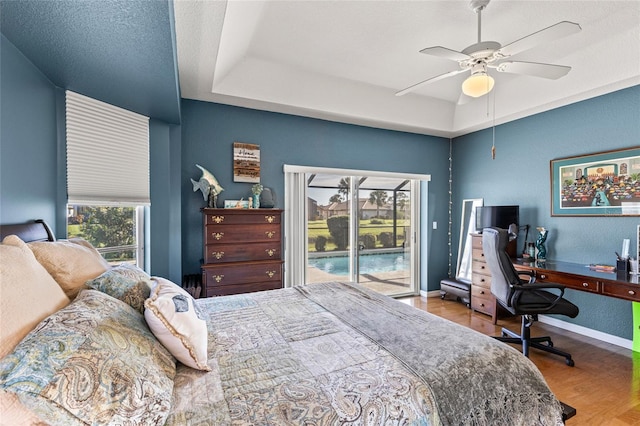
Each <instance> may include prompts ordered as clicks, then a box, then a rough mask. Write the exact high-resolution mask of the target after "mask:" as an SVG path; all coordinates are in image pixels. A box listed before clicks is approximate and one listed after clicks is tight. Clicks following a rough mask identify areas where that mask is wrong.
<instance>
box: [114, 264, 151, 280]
mask: <svg viewBox="0 0 640 426" xmlns="http://www.w3.org/2000/svg"><path fill="white" fill-rule="evenodd" d="M113 269H114V270H115V271H116V272H117V273H118V274H120V275H122V276H124V277H127V278H131V279H134V280H136V281H142V280H148V279H150V278H151V276H150V275H149V274H147V273H146V272H145V271H143V270H142V269H140V268H138V267H137V266H136V265H134V264H133V263H126V262H123V263H121V264H119V265H117V266H114V267H113Z"/></svg>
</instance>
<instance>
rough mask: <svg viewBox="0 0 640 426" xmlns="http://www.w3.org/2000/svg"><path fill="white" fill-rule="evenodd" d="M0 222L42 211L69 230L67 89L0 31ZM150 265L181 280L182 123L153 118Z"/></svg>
mask: <svg viewBox="0 0 640 426" xmlns="http://www.w3.org/2000/svg"><path fill="white" fill-rule="evenodd" d="M0 43H1V44H0V54H1V58H0V64H1V69H0V93H2V96H1V104H0V108H1V114H0V223H21V222H26V221H29V220H33V219H38V218H41V219H44V220H46V221H47V223H49V225H50V226H51V227H52V229H53V231H54V233H55V234H56V236H57V237H58V238H65V237H66V164H65V163H66V154H65V142H64V141H65V113H64V111H65V103H64V97H65V94H64V89H61V88H58V87H56V86H55V85H54V84H53V83H51V82H50V81H49V80H48V79H47V78H46V77H45V76H44V75H43V74H42V73H41V72H40V70H38V68H37V67H35V66H34V65H33V64H32V63H31V62H30V61H29V60H28V59H27V58H26V57H25V56H24V55H22V53H21V52H20V51H19V50H18V49H17V48H16V47H15V46H14V45H13V44H12V43H11V42H9V41H8V40H7V39H6V38H5V37H4V36H3V35H0ZM149 149H150V153H149V154H150V173H151V179H152V183H151V188H150V190H151V197H152V208H151V210H152V212H151V213H152V214H151V222H152V223H151V225H150V227H149V234H150V235H151V244H150V255H151V256H150V260H151V269H150V272H151V273H152V274H154V275H159V276H163V277H167V278H169V279H171V280H172V281H175V282H181V280H182V278H181V277H182V273H181V269H182V264H181V259H182V256H181V246H180V226H181V223H180V214H181V209H180V198H181V194H180V191H181V187H180V127H179V126H175V125H169V124H167V123H165V122H163V121H159V120H151V122H150V129H149Z"/></svg>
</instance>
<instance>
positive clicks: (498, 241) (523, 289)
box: [482, 228, 578, 367]
mask: <svg viewBox="0 0 640 426" xmlns="http://www.w3.org/2000/svg"><path fill="white" fill-rule="evenodd" d="M508 242H509V234H508V232H507V231H506V230H505V229H500V228H485V229H484V230H483V231H482V249H483V252H484V257H485V260H486V262H487V266H488V267H489V271H491V293H492V294H493V295H494V296H495V298H496V301H497V302H498V303H499V304H500V305H501V306H502V307H503V308H505V309H506V310H507V311H509V312H511V313H512V314H513V315H521V316H522V329H521V332H520V334H517V333H514V332H513V331H511V330H507V329H506V328H503V329H502V336H501V337H496V339H498V340H500V341H503V342H507V343H517V344H521V345H522V353H523V354H524V356H526V357H528V356H529V347H534V348H536V349H541V350H543V351H547V352H551V353H553V354H556V355H560V356H563V357H565V359H566V361H565V362H566V364H567V365H568V366H570V367H573V366H574V362H573V360H572V359H571V355H570V354H568V353H566V352H563V351H560V350H558V349H556V348H554V347H553V342H552V341H551V338H550V337H549V336H545V337H531V329H530V328H531V325H532V324H533V323H534V322H535V321H537V320H538V314H560V315H566V316H568V317H571V318H575V317H576V316H577V315H578V307H577V306H576V305H574V304H573V303H571V302H569V301H568V300H566V299H564V298H563V297H562V296H563V295H564V286H563V285H560V284H554V283H535V282H534V280H535V279H534V278H533V277H531V279H530V280H529V281H525V280H523V279H521V278H520V275H525V274H523V273H522V272H518V271H516V269H515V268H514V267H513V263H512V261H511V259H510V258H509V255H508V254H507V252H506V248H507V244H508ZM546 289H555V290H557V291H559V294H555V293H553V292H550V291H546ZM545 343H546V344H545Z"/></svg>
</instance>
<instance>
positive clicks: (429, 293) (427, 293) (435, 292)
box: [420, 290, 440, 297]
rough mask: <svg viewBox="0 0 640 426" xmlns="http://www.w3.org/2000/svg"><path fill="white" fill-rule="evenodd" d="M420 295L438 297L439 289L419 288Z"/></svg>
mask: <svg viewBox="0 0 640 426" xmlns="http://www.w3.org/2000/svg"><path fill="white" fill-rule="evenodd" d="M420 296H422V297H440V290H431V291H426V290H420Z"/></svg>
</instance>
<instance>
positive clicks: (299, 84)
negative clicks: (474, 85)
mask: <svg viewBox="0 0 640 426" xmlns="http://www.w3.org/2000/svg"><path fill="white" fill-rule="evenodd" d="M174 13H175V22H174ZM563 20H568V21H572V22H577V23H579V24H580V25H581V27H582V31H581V32H579V33H577V34H573V35H570V36H568V37H565V38H562V39H559V40H556V41H554V42H552V43H548V44H544V45H540V46H537V47H535V48H533V49H530V50H527V51H525V52H523V53H521V54H520V55H518V56H517V57H515V58H514V59H518V60H523V61H534V62H547V63H557V64H562V65H569V66H571V67H573V69H572V70H571V72H570V73H569V74H568V75H567V76H565V77H563V78H562V79H559V80H555V81H554V80H545V79H541V78H536V77H528V76H516V75H511V74H506V73H500V74H499V75H496V77H495V78H496V88H495V89H494V92H493V94H495V119H494V115H493V111H494V97H493V96H490V97H483V98H479V99H477V100H474V101H472V102H466V103H463V104H458V100H459V97H460V85H461V83H462V81H463V80H464V78H465V74H460V75H458V76H456V77H453V78H450V79H447V80H442V81H440V82H437V83H434V84H431V85H426V86H423V87H422V88H421V89H419V90H417V91H416V92H414V93H410V94H407V95H405V96H402V97H396V96H394V93H395V92H396V91H398V90H400V89H403V88H405V87H407V86H410V85H412V84H414V83H417V82H419V81H421V80H424V79H426V78H428V77H431V76H435V75H438V74H441V73H444V72H447V71H452V70H454V69H456V68H457V67H458V65H457V64H456V63H455V62H452V61H448V60H445V59H441V58H437V57H431V56H428V55H424V54H421V53H419V50H421V49H423V48H425V47H428V46H437V45H441V46H445V47H448V48H451V49H454V50H462V49H464V48H465V47H467V46H469V45H471V44H473V43H475V42H476V38H477V27H476V25H477V21H476V15H475V14H474V13H473V11H472V10H471V9H470V8H469V5H468V2H467V1H466V0H465V1H458V0H444V1H437V0H427V1H398V0H388V1H367V0H364V1H362V0H361V1H346V0H340V1H323V0H296V1H243V0H235V1H230V2H227V1H222V0H201V1H195V0H175V1H173V2H172V1H170V0H153V1H151V0H21V1H15V0H0V31H1V32H2V34H3V35H4V36H6V37H7V39H8V40H9V41H10V42H11V43H13V44H14V45H15V46H16V47H17V48H18V49H20V51H21V52H22V53H23V54H24V55H25V56H26V57H27V58H28V59H29V60H30V61H32V62H33V63H34V64H35V65H36V66H37V67H38V68H39V69H40V70H42V72H43V73H44V74H45V75H46V76H47V77H48V78H49V79H50V80H51V81H52V82H53V83H54V84H55V85H57V86H59V87H62V88H65V89H70V90H73V91H76V92H79V93H82V94H84V95H87V96H91V97H94V98H96V99H99V100H102V101H105V102H109V103H112V104H114V105H118V106H121V107H123V108H127V109H130V110H132V111H135V112H137V113H140V114H144V115H147V116H149V117H152V118H156V119H160V120H163V121H166V122H169V123H179V122H180V97H181V96H182V97H183V98H189V99H197V100H203V101H212V102H220V103H226V104H230V105H239V106H245V107H250V108H257V109H264V110H269V111H277V112H285V113H291V114H297V115H303V116H308V117H316V118H322V119H329V120H336V121H341V122H346V123H354V124H362V125H369V126H374V127H380V128H387V129H394V130H403V131H410V132H417V133H424V134H432V135H441V136H457V135H460V134H464V133H468V132H471V131H474V130H477V129H481V128H484V127H488V126H490V125H491V124H492V123H493V122H494V121H495V123H497V124H499V123H502V122H505V121H510V120H514V119H517V118H519V117H523V116H527V115H531V114H534V113H537V112H541V111H545V110H548V109H551V108H554V107H558V106H562V105H566V104H568V103H572V102H576V101H580V100H583V99H587V98H590V97H593V96H597V95H600V94H604V93H608V92H611V91H614V90H617V89H621V88H624V87H629V86H632V85H636V84H640V1H638V0H630V1H593V0H587V1H542V0H530V1H529V0H522V1H513V0H492V1H491V3H490V4H489V6H488V7H487V9H486V10H485V11H484V12H483V14H482V39H483V40H494V41H498V42H500V43H501V44H503V45H505V44H508V43H510V42H512V41H515V40H517V39H519V38H521V37H523V36H526V35H528V34H530V33H532V32H535V31H538V30H540V29H542V28H546V27H548V26H550V25H553V24H555V23H556V22H559V21H563ZM174 26H175V29H174ZM178 76H179V77H178ZM178 85H179V87H178Z"/></svg>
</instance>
